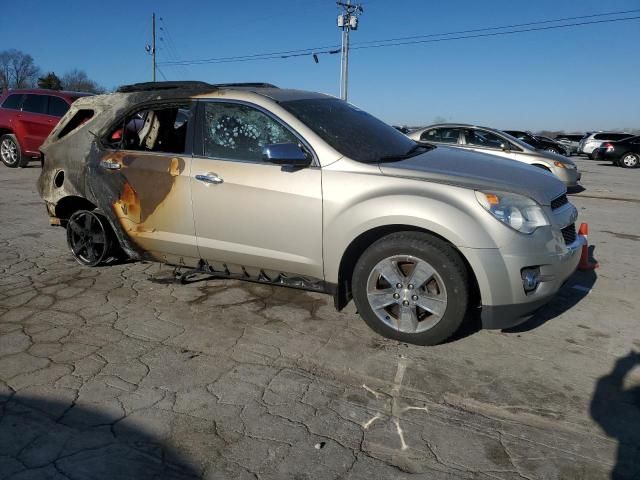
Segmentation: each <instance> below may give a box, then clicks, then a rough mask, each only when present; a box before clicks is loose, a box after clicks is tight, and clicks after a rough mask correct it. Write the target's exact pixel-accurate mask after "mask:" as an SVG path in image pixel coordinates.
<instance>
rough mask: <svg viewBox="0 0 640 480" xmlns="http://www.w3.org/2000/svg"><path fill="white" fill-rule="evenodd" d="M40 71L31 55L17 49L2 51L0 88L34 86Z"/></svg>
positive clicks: (0, 55) (0, 58)
mask: <svg viewBox="0 0 640 480" xmlns="http://www.w3.org/2000/svg"><path fill="white" fill-rule="evenodd" d="M39 73H40V69H39V68H38V67H37V66H36V65H35V63H33V57H32V56H31V55H29V54H27V53H24V52H21V51H20V50H15V49H10V50H3V51H2V52H0V88H29V87H33V86H34V85H35V84H36V79H37V78H38V74H39Z"/></svg>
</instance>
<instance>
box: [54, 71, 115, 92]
mask: <svg viewBox="0 0 640 480" xmlns="http://www.w3.org/2000/svg"><path fill="white" fill-rule="evenodd" d="M62 87H63V88H64V89H65V90H71V91H74V92H87V93H104V92H105V89H104V87H103V86H101V85H100V84H98V83H97V82H96V81H94V80H91V79H90V78H89V76H88V75H87V73H86V72H85V71H84V70H78V69H74V70H71V71H69V72H67V73H65V74H64V75H63V76H62Z"/></svg>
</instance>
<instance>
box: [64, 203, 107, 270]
mask: <svg viewBox="0 0 640 480" xmlns="http://www.w3.org/2000/svg"><path fill="white" fill-rule="evenodd" d="M113 238H114V235H113V232H112V230H111V226H110V225H109V222H108V220H107V219H106V218H105V217H104V216H103V215H102V214H100V213H99V212H97V211H95V210H94V211H90V210H78V211H77V212H75V213H74V214H73V215H71V217H70V218H69V220H68V221H67V246H68V247H69V250H70V251H71V255H73V258H75V260H76V261H77V262H78V263H79V264H81V265H84V266H87V267H96V266H98V265H101V264H103V263H105V262H106V261H107V260H109V259H110V258H111V252H112V247H113V243H114V242H113Z"/></svg>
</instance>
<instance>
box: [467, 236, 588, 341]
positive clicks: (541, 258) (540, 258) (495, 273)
mask: <svg viewBox="0 0 640 480" xmlns="http://www.w3.org/2000/svg"><path fill="white" fill-rule="evenodd" d="M543 236H544V235H543ZM546 236H549V235H548V233H547V235H546ZM553 236H554V237H557V235H556V234H553ZM538 240H539V241H543V240H542V239H538ZM557 240H558V239H557V238H553V239H549V240H548V242H547V243H546V245H544V247H543V248H542V250H537V251H538V252H542V253H535V252H536V249H535V248H531V249H530V250H529V251H526V249H525V250H521V251H519V252H513V253H512V252H507V253H505V252H503V251H502V249H467V248H465V249H461V250H463V252H462V253H463V254H464V255H465V256H467V260H468V261H469V263H470V264H471V268H472V269H473V271H474V273H475V274H476V279H477V280H478V284H479V287H480V296H481V300H482V310H481V314H480V318H481V321H482V327H483V328H489V329H502V328H508V327H513V326H515V325H518V324H520V323H522V322H524V321H526V320H527V319H528V318H529V317H531V316H532V315H533V314H534V313H535V312H536V311H537V310H538V309H540V308H541V307H542V306H544V305H545V304H546V303H548V302H549V301H550V300H551V299H552V298H553V297H554V295H555V294H556V293H557V292H558V290H559V289H560V287H561V286H562V285H563V284H564V283H565V282H566V280H567V279H568V278H569V277H570V276H571V275H572V274H573V272H574V271H575V270H576V268H577V266H578V262H579V261H580V254H581V249H582V245H583V244H584V238H583V237H581V236H577V237H576V240H575V241H574V242H573V243H572V244H570V245H564V240H563V239H562V237H560V241H561V242H562V245H561V247H560V246H559V245H558V243H557ZM531 243H534V245H532V247H535V241H533V242H531ZM545 249H546V250H547V251H546V252H545ZM549 250H555V251H549ZM529 267H539V268H540V278H541V281H540V284H539V285H538V287H537V288H536V289H535V290H534V291H533V292H530V293H526V292H525V291H524V287H523V285H522V277H521V271H522V269H523V268H529Z"/></svg>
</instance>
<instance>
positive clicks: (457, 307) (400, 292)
mask: <svg viewBox="0 0 640 480" xmlns="http://www.w3.org/2000/svg"><path fill="white" fill-rule="evenodd" d="M352 292H353V298H354V301H355V304H356V307H357V309H358V312H359V313H360V315H361V316H362V318H363V320H364V321H365V322H366V323H367V325H369V327H371V329H372V330H374V331H375V332H377V333H379V334H380V335H382V336H384V337H387V338H392V339H395V340H399V341H401V342H406V343H413V344H416V345H435V344H438V343H441V342H443V341H444V340H446V339H447V338H449V337H450V336H451V335H453V334H454V333H455V332H456V331H457V330H458V328H459V327H460V325H461V324H462V321H463V320H464V317H465V314H466V312H467V304H468V301H469V286H468V278H467V270H466V268H465V265H464V263H463V261H462V258H461V257H460V255H459V253H458V252H457V251H456V250H455V249H454V248H453V247H451V246H450V245H449V244H447V243H446V242H444V241H443V240H440V239H439V238H436V237H434V236H432V235H428V234H425V233H419V232H400V233H393V234H390V235H387V236H386V237H383V238H381V239H380V240H378V241H376V242H375V243H374V244H373V245H371V246H370V247H369V248H368V249H367V250H365V252H364V253H363V254H362V256H361V257H360V258H359V259H358V261H357V263H356V266H355V269H354V272H353V278H352Z"/></svg>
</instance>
